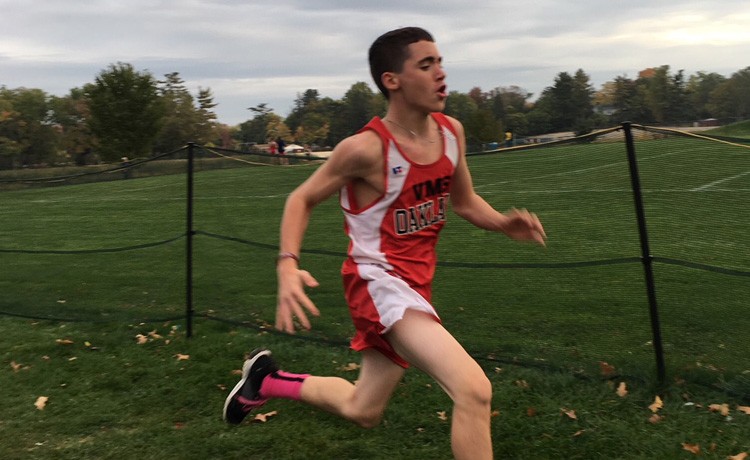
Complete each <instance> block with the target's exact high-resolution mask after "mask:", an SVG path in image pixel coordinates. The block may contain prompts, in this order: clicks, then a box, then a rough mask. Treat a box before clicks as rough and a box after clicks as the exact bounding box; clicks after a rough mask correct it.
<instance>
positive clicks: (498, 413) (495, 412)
mask: <svg viewBox="0 0 750 460" xmlns="http://www.w3.org/2000/svg"><path fill="white" fill-rule="evenodd" d="M499 416H500V411H499V410H493V411H492V413H490V417H499Z"/></svg>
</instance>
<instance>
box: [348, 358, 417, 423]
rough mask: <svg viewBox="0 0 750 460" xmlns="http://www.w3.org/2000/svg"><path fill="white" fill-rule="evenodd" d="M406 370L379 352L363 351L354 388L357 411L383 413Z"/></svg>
mask: <svg viewBox="0 0 750 460" xmlns="http://www.w3.org/2000/svg"><path fill="white" fill-rule="evenodd" d="M404 372H405V369H404V368H403V367H401V366H399V365H398V364H396V363H394V362H393V361H391V360H390V359H389V358H387V357H386V356H385V355H383V354H382V353H380V352H379V351H377V350H375V349H372V348H368V349H366V350H362V367H361V368H360V371H359V379H358V380H357V382H356V383H355V387H354V398H353V399H354V405H355V406H356V409H355V410H358V411H362V412H370V411H372V413H382V412H383V411H384V410H385V407H386V405H387V404H388V401H389V400H390V398H391V395H392V394H393V392H394V390H395V389H396V386H397V385H398V383H399V382H400V381H401V378H402V377H403V376H404Z"/></svg>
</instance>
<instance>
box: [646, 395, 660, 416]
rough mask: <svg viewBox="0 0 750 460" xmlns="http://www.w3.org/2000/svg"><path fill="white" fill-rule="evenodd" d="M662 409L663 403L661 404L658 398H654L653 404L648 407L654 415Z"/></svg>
mask: <svg viewBox="0 0 750 460" xmlns="http://www.w3.org/2000/svg"><path fill="white" fill-rule="evenodd" d="M662 407H664V403H663V402H662V400H661V398H660V397H658V396H657V397H656V398H654V402H653V403H651V405H650V406H648V408H649V409H650V410H651V412H654V413H656V412H659V409H661V408H662Z"/></svg>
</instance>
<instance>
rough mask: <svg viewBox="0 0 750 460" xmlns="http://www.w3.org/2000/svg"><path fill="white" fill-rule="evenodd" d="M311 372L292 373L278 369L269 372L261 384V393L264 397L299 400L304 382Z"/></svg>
mask: <svg viewBox="0 0 750 460" xmlns="http://www.w3.org/2000/svg"><path fill="white" fill-rule="evenodd" d="M308 377H310V374H292V373H290V372H284V371H276V372H273V373H271V374H268V376H266V378H265V379H263V383H261V384H260V395H261V397H263V398H284V399H293V400H295V401H299V399H300V393H301V392H302V384H303V383H304V381H305V379H306V378H308Z"/></svg>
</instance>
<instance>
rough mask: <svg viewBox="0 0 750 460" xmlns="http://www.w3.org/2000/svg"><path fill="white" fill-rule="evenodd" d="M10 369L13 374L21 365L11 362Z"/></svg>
mask: <svg viewBox="0 0 750 460" xmlns="http://www.w3.org/2000/svg"><path fill="white" fill-rule="evenodd" d="M10 368H11V369H13V372H18V371H19V370H20V369H21V365H20V364H18V363H17V362H15V361H11V362H10Z"/></svg>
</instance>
